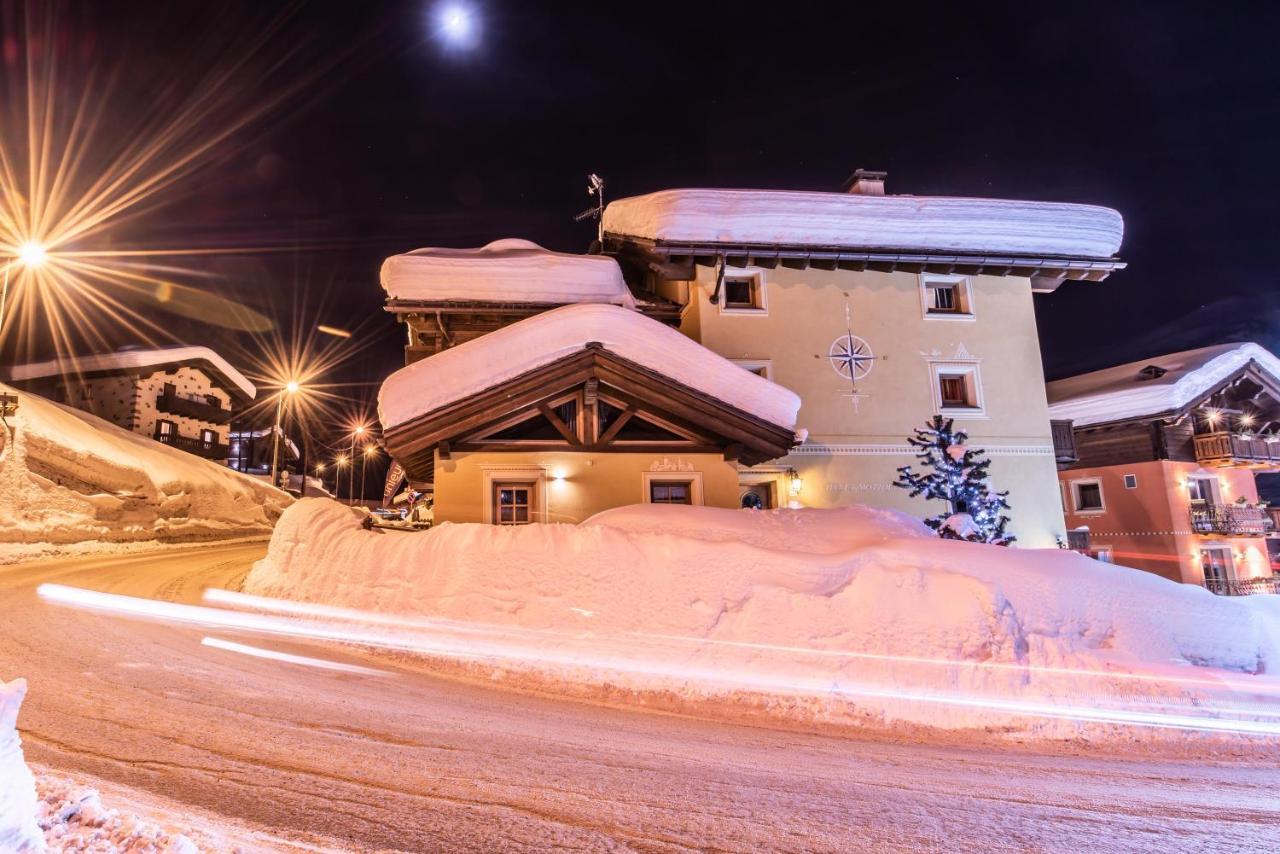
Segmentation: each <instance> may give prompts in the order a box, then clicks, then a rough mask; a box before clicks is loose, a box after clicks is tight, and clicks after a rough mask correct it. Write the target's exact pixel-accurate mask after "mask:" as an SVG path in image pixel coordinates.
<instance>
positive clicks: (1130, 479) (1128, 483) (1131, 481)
mask: <svg viewBox="0 0 1280 854" xmlns="http://www.w3.org/2000/svg"><path fill="white" fill-rule="evenodd" d="M1124 488H1125V489H1137V488H1138V476H1137V475H1136V474H1127V475H1125V476H1124Z"/></svg>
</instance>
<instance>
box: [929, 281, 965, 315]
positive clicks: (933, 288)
mask: <svg viewBox="0 0 1280 854" xmlns="http://www.w3.org/2000/svg"><path fill="white" fill-rule="evenodd" d="M920 298H921V301H922V302H923V304H924V314H925V317H941V318H963V319H972V318H973V285H972V283H971V282H970V281H969V277H968V276H944V275H939V274H936V273H921V274H920Z"/></svg>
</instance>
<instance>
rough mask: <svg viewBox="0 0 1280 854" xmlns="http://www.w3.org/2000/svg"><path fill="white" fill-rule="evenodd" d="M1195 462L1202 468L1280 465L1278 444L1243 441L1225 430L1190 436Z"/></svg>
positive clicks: (1279, 444)
mask: <svg viewBox="0 0 1280 854" xmlns="http://www.w3.org/2000/svg"><path fill="white" fill-rule="evenodd" d="M1193 440H1194V442H1195V448H1196V460H1197V461H1198V462H1199V463H1200V464H1201V465H1205V466H1280V442H1268V441H1267V440H1266V439H1254V438H1248V439H1246V438H1244V437H1243V436H1238V435H1236V434H1235V433H1228V432H1226V431H1225V430H1224V431H1220V432H1217V433H1200V434H1198V435H1196V436H1195V437H1193Z"/></svg>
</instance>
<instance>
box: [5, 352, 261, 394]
mask: <svg viewBox="0 0 1280 854" xmlns="http://www.w3.org/2000/svg"><path fill="white" fill-rule="evenodd" d="M188 362H206V363H208V364H209V365H210V367H212V368H214V369H216V370H217V371H218V372H219V373H221V374H222V375H223V376H225V377H226V378H227V380H228V382H231V383H232V384H234V385H235V387H236V388H238V389H240V391H242V392H244V395H245V397H247V398H249V399H250V400H253V398H254V397H256V396H257V394H258V390H257V389H256V388H255V387H254V385H253V383H251V382H249V380H248V379H247V378H246V377H245V375H244V374H242V373H240V372H239V371H237V370H236V369H235V368H233V367H231V363H230V362H228V361H227V360H226V359H224V358H222V356H220V355H218V353H216V352H214V351H213V350H210V349H209V348H208V347H194V346H186V347H158V348H152V349H138V350H117V351H115V352H113V353H98V354H95V355H92V356H73V357H61V358H57V359H50V360H49V361H47V362H31V363H29V364H26V365H15V366H14V367H13V368H11V369H10V371H9V378H10V379H13V380H30V379H36V378H39V377H50V376H62V375H64V374H87V373H90V372H92V371H112V370H129V369H132V368H152V367H157V366H159V365H172V364H183V363H188Z"/></svg>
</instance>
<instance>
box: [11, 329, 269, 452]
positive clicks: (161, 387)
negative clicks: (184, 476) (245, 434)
mask: <svg viewBox="0 0 1280 854" xmlns="http://www.w3.org/2000/svg"><path fill="white" fill-rule="evenodd" d="M9 377H10V381H11V382H12V383H13V384H14V385H15V386H18V387H19V388H25V389H28V390H30V391H32V392H34V393H36V394H40V395H42V396H44V397H47V398H50V399H51V400H55V401H57V402H59V403H65V404H67V405H69V406H74V407H75V408H76V409H82V410H84V411H85V412H89V413H91V414H93V415H97V416H98V417H100V418H103V419H106V420H107V421H110V422H112V423H113V424H116V425H117V426H119V427H123V428H124V429H126V430H131V431H133V432H134V433H140V434H142V435H144V436H150V437H151V438H153V439H155V440H156V441H158V442H163V443H164V444H166V445H172V446H174V447H176V448H181V449H182V450H184V451H189V452H191V453H193V454H196V455H198V456H201V457H206V458H208V459H211V460H218V461H222V460H225V459H226V457H227V438H228V431H229V429H230V426H229V425H230V423H231V419H232V417H233V415H234V414H235V412H236V411H237V410H238V409H240V408H242V407H243V406H245V405H246V404H248V403H250V402H251V401H252V400H253V399H254V397H255V396H256V395H257V390H256V389H255V388H254V386H253V383H251V382H249V380H247V379H246V378H245V377H244V375H243V374H241V373H240V372H239V371H237V370H236V369H235V368H233V367H232V366H231V365H230V364H228V363H227V361H226V360H225V359H223V358H222V357H221V356H220V355H218V354H217V353H215V352H214V351H213V350H210V349H209V348H208V347H187V346H180V347H162V348H154V349H153V348H141V347H130V348H122V349H120V350H117V351H116V352H114V353H101V354H97V355H92V356H77V357H68V358H59V359H51V360H49V361H47V362H35V363H31V364H26V365H17V366H15V367H14V368H13V369H12V370H11V371H10V372H9Z"/></svg>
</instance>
